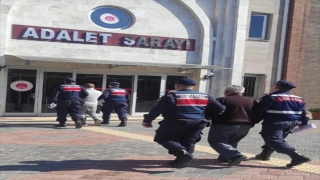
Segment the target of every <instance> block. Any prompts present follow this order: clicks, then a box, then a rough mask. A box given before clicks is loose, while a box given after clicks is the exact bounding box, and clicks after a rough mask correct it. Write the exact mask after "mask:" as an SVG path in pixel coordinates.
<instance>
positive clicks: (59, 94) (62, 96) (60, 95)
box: [48, 84, 88, 104]
mask: <svg viewBox="0 0 320 180" xmlns="http://www.w3.org/2000/svg"><path fill="white" fill-rule="evenodd" d="M87 96H88V92H87V91H86V90H85V89H84V87H83V86H80V85H76V84H61V85H60V86H57V87H56V88H55V90H54V92H53V94H52V96H51V98H50V101H49V103H48V104H51V103H53V102H55V101H57V100H58V101H63V100H82V99H83V98H85V97H87Z"/></svg>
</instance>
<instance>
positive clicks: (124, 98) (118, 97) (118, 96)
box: [98, 88, 130, 103]
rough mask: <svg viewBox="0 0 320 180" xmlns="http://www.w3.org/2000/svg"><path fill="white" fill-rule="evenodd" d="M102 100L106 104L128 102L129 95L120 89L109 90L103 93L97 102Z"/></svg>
mask: <svg viewBox="0 0 320 180" xmlns="http://www.w3.org/2000/svg"><path fill="white" fill-rule="evenodd" d="M102 99H103V100H104V102H106V103H113V102H126V103H129V102H130V95H129V93H128V91H126V90H125V89H122V88H109V89H107V90H105V91H104V92H103V94H102V95H101V96H100V97H99V98H98V100H102Z"/></svg>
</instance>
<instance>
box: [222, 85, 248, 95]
mask: <svg viewBox="0 0 320 180" xmlns="http://www.w3.org/2000/svg"><path fill="white" fill-rule="evenodd" d="M244 89H245V88H244V87H243V86H240V85H229V86H228V87H226V89H225V90H224V95H225V96H232V95H242V93H243V92H244Z"/></svg>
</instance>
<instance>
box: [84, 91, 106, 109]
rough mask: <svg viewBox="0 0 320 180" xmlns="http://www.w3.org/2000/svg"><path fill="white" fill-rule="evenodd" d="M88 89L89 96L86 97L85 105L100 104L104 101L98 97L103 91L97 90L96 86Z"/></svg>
mask: <svg viewBox="0 0 320 180" xmlns="http://www.w3.org/2000/svg"><path fill="white" fill-rule="evenodd" d="M86 90H87V91H88V94H89V95H88V96H87V97H86V98H84V99H83V100H84V104H83V105H98V103H99V104H101V103H102V101H99V102H98V97H99V96H101V94H102V92H101V91H97V90H95V89H94V88H86Z"/></svg>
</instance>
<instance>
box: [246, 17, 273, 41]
mask: <svg viewBox="0 0 320 180" xmlns="http://www.w3.org/2000/svg"><path fill="white" fill-rule="evenodd" d="M252 16H260V17H261V16H262V17H264V18H263V24H262V36H261V37H250V29H251V20H252ZM268 21H269V14H262V13H251V16H250V24H249V32H248V39H250V40H267V28H268V27H267V25H268Z"/></svg>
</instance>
